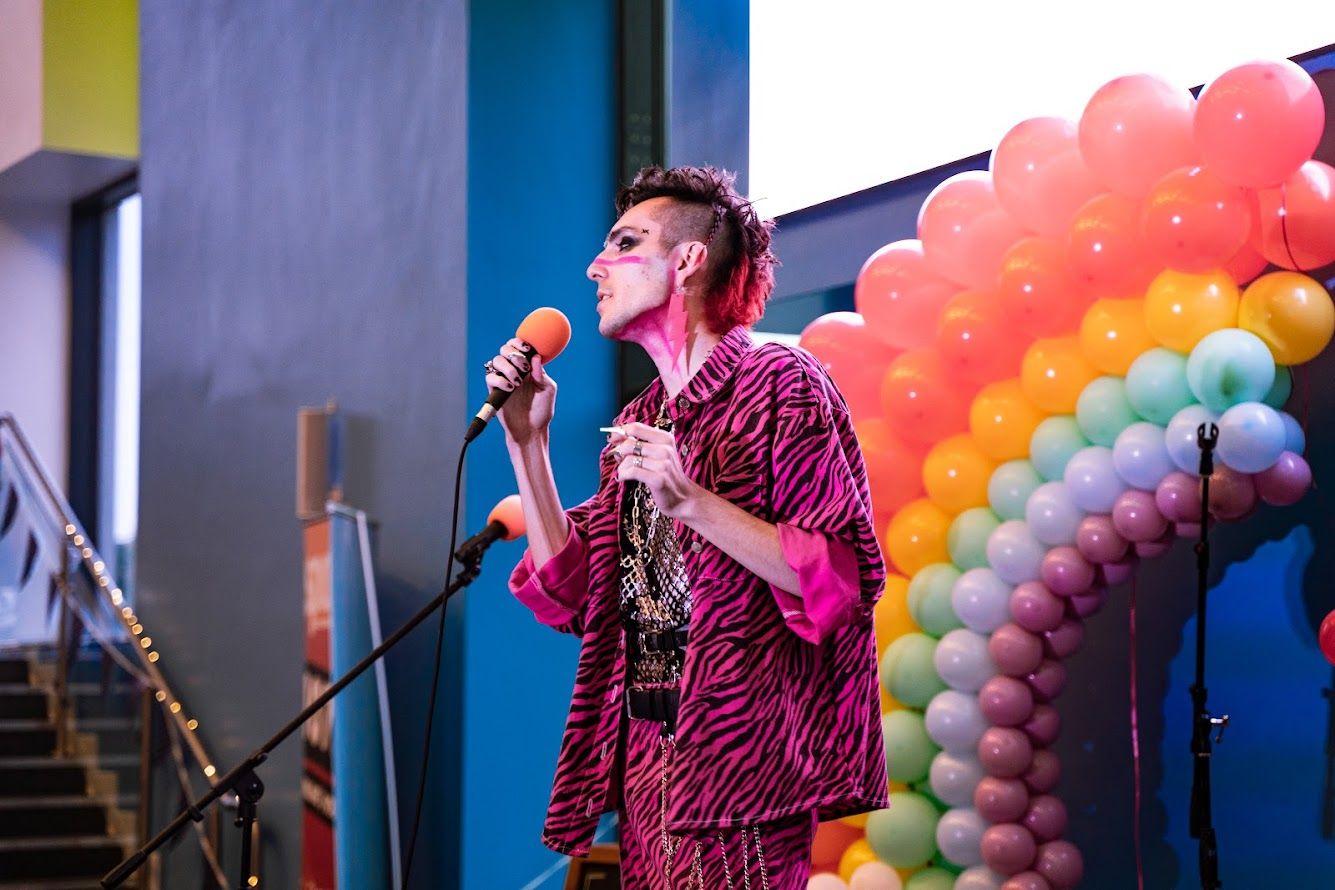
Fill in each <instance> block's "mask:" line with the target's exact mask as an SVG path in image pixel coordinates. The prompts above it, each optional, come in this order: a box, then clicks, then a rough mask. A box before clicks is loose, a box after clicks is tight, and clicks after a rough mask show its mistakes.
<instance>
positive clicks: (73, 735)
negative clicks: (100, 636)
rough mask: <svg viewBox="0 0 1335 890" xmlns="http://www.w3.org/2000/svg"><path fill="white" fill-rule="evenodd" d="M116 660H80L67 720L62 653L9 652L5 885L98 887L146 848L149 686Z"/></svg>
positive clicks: (1, 682)
mask: <svg viewBox="0 0 1335 890" xmlns="http://www.w3.org/2000/svg"><path fill="white" fill-rule="evenodd" d="M108 664H110V662H104V661H103V659H102V658H101V656H100V653H97V652H89V653H87V654H86V655H83V656H81V657H80V658H79V659H78V660H76V661H75V662H74V663H73V664H72V665H71V668H70V672H69V681H68V682H69V686H68V693H69V694H68V700H69V702H70V707H69V711H68V713H67V714H66V716H65V717H64V721H63V722H64V727H62V726H60V725H59V724H60V722H61V718H60V716H59V715H58V714H57V713H56V710H57V708H56V701H57V695H56V686H57V684H56V676H57V673H58V672H57V670H56V665H55V663H54V651H53V650H52V649H51V648H49V647H47V648H45V649H43V648H26V649H21V650H10V651H8V652H0V890H17V888H20V887H21V888H25V890H83V888H90V890H91V888H96V887H99V886H100V884H99V879H100V878H101V876H102V875H103V874H105V873H106V872H107V871H108V870H110V869H111V868H112V867H113V866H115V865H116V864H117V863H118V862H120V861H121V860H122V859H123V858H124V857H125V856H127V855H128V854H129V853H131V852H133V851H134V850H135V849H136V848H137V847H138V846H139V843H140V840H139V837H138V833H139V832H138V829H137V811H138V806H139V773H140V713H141V708H142V704H141V701H142V699H141V693H140V692H139V690H138V687H137V686H136V685H135V684H134V683H133V682H131V680H130V678H129V677H128V676H127V675H125V674H124V673H123V672H122V671H121V670H120V669H119V668H115V667H114V665H112V667H111V669H110V670H107V669H106V667H105V665H108ZM62 728H63V729H64V732H62V731H61V730H62ZM62 737H63V746H62ZM62 747H63V750H62ZM124 886H127V887H137V886H139V884H137V883H134V882H133V881H132V882H131V883H128V884H126V885H124Z"/></svg>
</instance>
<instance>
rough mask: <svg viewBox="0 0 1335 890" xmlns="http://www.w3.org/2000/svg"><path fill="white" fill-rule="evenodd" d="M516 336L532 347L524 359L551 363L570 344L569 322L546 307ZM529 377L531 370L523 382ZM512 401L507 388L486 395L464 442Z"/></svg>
mask: <svg viewBox="0 0 1335 890" xmlns="http://www.w3.org/2000/svg"><path fill="white" fill-rule="evenodd" d="M515 336H516V337H518V338H519V339H520V340H523V341H524V342H525V343H527V344H528V345H529V346H530V347H531V348H529V349H526V350H523V354H524V357H525V358H527V359H532V358H533V356H534V355H540V356H542V360H543V362H544V363H545V362H549V361H551V360H552V359H554V358H556V357H557V356H558V355H560V354H561V351H562V350H563V349H565V348H566V344H567V343H569V342H570V319H568V318H566V317H565V313H563V312H562V311H561V310H560V309H552V308H551V307H549V306H544V307H543V308H541V309H534V310H533V311H532V312H530V313H529V314H528V317H527V318H525V319H524V320H523V321H522V322H521V323H520V325H519V329H518V330H517V331H515ZM527 376H528V371H524V372H523V373H521V374H520V376H519V379H520V382H523V380H524V378H525V377H527ZM508 398H510V391H509V390H504V389H493V390H492V391H491V394H490V395H488V396H487V402H486V404H484V405H483V406H482V408H481V409H480V410H479V411H478V412H477V416H476V417H474V418H473V422H472V423H470V424H469V425H468V432H466V433H464V441H465V442H471V441H473V440H474V439H476V438H477V437H478V434H479V433H481V432H482V430H483V429H485V428H486V426H487V421H489V420H491V419H492V418H493V417H494V416H496V412H497V411H499V410H501V406H502V405H504V404H505V400H506V399H508Z"/></svg>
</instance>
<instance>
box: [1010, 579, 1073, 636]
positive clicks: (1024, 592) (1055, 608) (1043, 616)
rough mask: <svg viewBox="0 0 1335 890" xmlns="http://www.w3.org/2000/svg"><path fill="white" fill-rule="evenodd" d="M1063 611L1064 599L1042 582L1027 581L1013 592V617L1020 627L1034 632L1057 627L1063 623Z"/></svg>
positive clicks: (1011, 605) (1011, 610) (1011, 606)
mask: <svg viewBox="0 0 1335 890" xmlns="http://www.w3.org/2000/svg"><path fill="white" fill-rule="evenodd" d="M1062 612H1063V605H1062V601H1061V600H1060V599H1058V598H1057V597H1056V596H1055V595H1054V594H1053V593H1052V591H1050V590H1048V589H1047V588H1046V587H1044V586H1043V584H1042V583H1041V582H1038V581H1029V582H1026V583H1024V584H1021V585H1019V586H1018V587H1016V588H1015V590H1014V592H1013V593H1011V601H1010V613H1011V618H1013V619H1015V623H1016V624H1018V625H1019V626H1020V627H1022V628H1024V629H1025V630H1028V631H1032V632H1033V633H1043V632H1044V631H1049V630H1052V629H1053V628H1055V627H1056V626H1057V625H1058V624H1060V623H1061V620H1062Z"/></svg>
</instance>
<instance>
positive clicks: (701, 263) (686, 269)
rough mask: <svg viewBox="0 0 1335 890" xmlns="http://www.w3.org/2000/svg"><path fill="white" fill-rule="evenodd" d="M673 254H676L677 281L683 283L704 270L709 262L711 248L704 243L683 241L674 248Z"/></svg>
mask: <svg viewBox="0 0 1335 890" xmlns="http://www.w3.org/2000/svg"><path fill="white" fill-rule="evenodd" d="M673 252H674V253H675V254H676V256H675V257H674V259H675V264H674V268H675V269H676V272H677V280H678V281H680V282H683V283H685V282H686V281H689V280H690V278H691V276H692V275H694V274H695V273H696V272H699V271H700V270H701V269H703V268H704V267H705V263H706V262H708V260H709V248H708V247H705V245H704V242H702V241H683V242H682V243H680V244H678V245H677V246H676V247H675V248H673Z"/></svg>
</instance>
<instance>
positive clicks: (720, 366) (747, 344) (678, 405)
mask: <svg viewBox="0 0 1335 890" xmlns="http://www.w3.org/2000/svg"><path fill="white" fill-rule="evenodd" d="M755 345H756V343H755V341H754V340H752V339H751V332H750V331H749V330H747V329H746V328H745V327H742V326H741V325H738V326H737V327H734V328H733V329H732V330H730V331H728V333H726V334H724V335H723V339H722V340H720V341H719V342H718V345H716V346H715V347H714V349H713V351H712V352H710V353H709V358H707V359H705V363H704V364H703V365H701V366H700V368H699V369H698V370H697V371H696V372H695V374H693V375H692V376H691V379H690V380H688V381H686V386H685V388H684V389H682V391H681V392H680V393H678V394H677V397H676V398H675V399H672V400H671V403H670V404H669V407H668V414H669V416H672V417H674V418H675V416H676V414H677V412H680V411H684V410H686V408H687V407H689V406H690V405H692V404H699V403H701V402H706V401H708V400H709V399H711V398H713V396H714V394H715V393H716V392H718V391H719V389H720V388H721V387H722V386H723V384H724V383H726V382H727V381H728V378H729V377H731V376H732V372H733V371H735V370H736V369H737V365H738V364H739V363H740V362H741V360H742V357H743V356H745V355H746V354H747V353H748V352H750V351H751V350H752V349H754V348H755ZM653 388H654V393H655V395H654V396H651V398H652V399H654V400H655V401H656V400H657V398H659V397H660V396H661V393H662V389H663V381H662V380H659V379H655V380H654V382H653Z"/></svg>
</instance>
